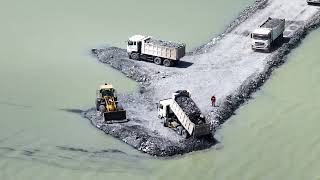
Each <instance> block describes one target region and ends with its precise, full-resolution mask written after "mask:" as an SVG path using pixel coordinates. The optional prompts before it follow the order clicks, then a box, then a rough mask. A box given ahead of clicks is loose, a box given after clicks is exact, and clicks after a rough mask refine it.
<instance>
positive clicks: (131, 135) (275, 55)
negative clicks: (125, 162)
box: [82, 0, 320, 156]
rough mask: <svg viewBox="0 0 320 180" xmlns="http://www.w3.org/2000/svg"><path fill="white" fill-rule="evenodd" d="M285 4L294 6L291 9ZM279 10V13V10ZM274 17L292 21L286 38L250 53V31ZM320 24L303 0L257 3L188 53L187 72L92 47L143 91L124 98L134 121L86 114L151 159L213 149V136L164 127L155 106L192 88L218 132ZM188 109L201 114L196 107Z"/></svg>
mask: <svg viewBox="0 0 320 180" xmlns="http://www.w3.org/2000/svg"><path fill="white" fill-rule="evenodd" d="M293 1H294V2H293ZM283 4H290V7H289V6H283ZM288 8H289V9H290V10H291V11H288ZM274 9H279V11H275V12H274ZM257 11H258V12H257ZM272 13H274V14H272ZM270 14H271V15H274V16H276V17H279V18H286V19H287V20H288V23H287V24H286V29H287V30H286V32H285V33H284V34H285V39H283V40H282V41H281V42H278V44H276V46H275V48H274V49H273V50H272V52H271V53H269V54H268V53H261V52H254V51H252V50H251V49H250V37H249V34H250V30H253V29H254V28H256V27H257V26H258V25H259V23H261V22H263V21H265V20H266V19H267V18H268V16H266V15H270ZM319 21H320V13H319V10H318V9H316V8H313V7H309V6H307V5H305V4H302V2H300V1H298V0H290V1H289V0H279V1H275V0H269V1H266V0H258V1H255V3H254V5H252V6H250V7H248V8H247V9H245V10H244V11H243V12H242V13H241V14H240V16H239V17H238V18H236V20H235V21H233V22H232V23H231V25H229V26H228V27H227V29H226V31H225V32H224V33H222V34H221V35H220V36H218V37H216V38H214V39H212V40H211V41H210V42H209V43H207V44H205V45H203V46H200V47H199V48H196V49H195V50H193V51H191V52H190V53H188V56H186V57H184V58H183V59H182V60H181V61H182V62H185V63H188V64H191V66H189V67H188V68H182V66H179V64H178V65H177V67H172V68H166V67H163V66H158V65H155V64H153V63H149V62H144V61H133V60H130V59H128V56H127V53H126V50H124V49H121V48H116V47H110V48H104V49H93V50H92V53H93V54H94V55H95V56H96V57H97V59H98V60H99V61H100V62H102V63H105V64H109V65H110V66H111V67H113V68H115V69H117V70H119V71H121V72H122V73H124V74H125V75H126V76H127V77H130V78H132V79H134V80H136V81H137V82H139V85H140V90H139V91H138V92H133V93H130V94H123V95H120V96H119V99H120V100H121V101H122V104H123V106H124V108H125V109H126V110H127V114H128V115H127V116H128V118H129V120H130V121H129V122H127V123H122V124H104V123H103V122H102V119H101V117H100V115H99V114H97V112H96V111H95V109H90V110H87V111H85V112H83V113H82V114H83V116H84V117H85V118H87V119H89V120H90V121H91V123H92V124H93V125H94V126H95V127H97V128H99V129H100V130H102V131H104V132H105V133H106V134H109V135H111V136H113V137H115V138H118V139H120V140H121V141H123V142H125V143H127V144H129V145H130V146H132V147H134V148H135V149H138V150H140V151H142V152H145V153H148V154H150V155H155V156H172V155H176V154H184V153H188V152H191V151H195V150H202V149H206V148H210V147H212V146H213V145H215V144H216V143H217V141H216V140H215V139H214V138H213V135H210V136H207V137H202V138H189V139H183V138H182V137H180V136H179V135H177V134H176V133H175V132H174V131H173V130H171V129H169V128H165V127H164V126H163V122H161V120H160V119H158V118H157V109H156V106H155V103H157V102H158V101H159V100H161V99H166V98H170V97H171V94H172V93H173V92H175V91H177V90H181V89H188V90H190V91H191V93H192V96H191V97H192V99H193V100H194V102H195V103H196V104H197V105H198V107H199V109H201V111H202V113H204V114H205V116H206V118H207V119H208V120H209V121H210V122H211V124H212V126H213V132H212V134H214V132H215V130H216V129H217V128H219V127H221V124H223V123H224V122H225V121H226V120H227V119H228V118H230V117H231V116H232V115H233V114H234V113H235V111H236V109H237V108H238V107H239V106H240V105H242V104H243V103H244V102H246V101H247V100H248V99H250V97H251V95H252V93H254V92H255V91H257V90H258V89H259V87H261V86H262V85H263V84H264V82H265V81H266V80H267V79H268V78H269V77H270V76H271V74H272V71H273V70H274V69H275V68H277V67H279V66H280V65H281V64H283V63H284V62H285V61H286V55H287V54H289V53H290V51H291V50H292V49H294V48H295V47H296V46H297V45H299V43H300V42H301V39H303V38H304V37H305V36H306V35H307V34H308V33H309V32H310V31H311V30H313V29H316V28H318V27H319V25H320V22H319ZM257 23H258V24H257ZM292 27H295V28H292ZM231 47H232V48H231ZM212 95H215V96H216V97H217V104H218V107H211V105H210V103H211V102H210V97H211V96H212ZM182 104H183V101H182ZM186 107H187V106H186ZM187 109H188V108H187ZM186 111H187V113H189V114H198V113H199V112H198V110H196V109H192V110H186ZM196 116H197V115H196Z"/></svg>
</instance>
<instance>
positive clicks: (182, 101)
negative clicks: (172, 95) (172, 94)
mask: <svg viewBox="0 0 320 180" xmlns="http://www.w3.org/2000/svg"><path fill="white" fill-rule="evenodd" d="M175 100H176V102H177V103H178V105H179V106H180V107H181V109H182V110H183V111H184V112H185V113H186V115H187V116H188V117H189V119H190V120H191V121H192V122H193V123H195V124H198V123H199V122H198V121H199V118H200V115H201V111H200V109H199V108H198V106H197V105H196V103H195V102H194V101H193V100H192V99H191V98H190V97H186V96H179V97H177V98H176V99H175Z"/></svg>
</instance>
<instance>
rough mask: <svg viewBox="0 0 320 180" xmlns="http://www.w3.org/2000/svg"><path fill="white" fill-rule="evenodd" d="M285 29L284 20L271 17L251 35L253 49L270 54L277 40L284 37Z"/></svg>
mask: <svg viewBox="0 0 320 180" xmlns="http://www.w3.org/2000/svg"><path fill="white" fill-rule="evenodd" d="M284 28H285V20H284V19H276V18H271V17H269V18H268V20H267V21H265V22H264V23H263V24H262V25H261V26H259V28H257V29H255V30H254V31H253V32H252V33H251V39H252V44H251V46H252V49H253V50H264V51H266V52H270V51H271V48H272V45H273V43H274V42H275V40H277V39H281V38H282V37H283V32H284Z"/></svg>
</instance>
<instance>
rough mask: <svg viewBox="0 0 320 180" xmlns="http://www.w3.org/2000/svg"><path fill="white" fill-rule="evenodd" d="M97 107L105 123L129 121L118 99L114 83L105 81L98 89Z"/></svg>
mask: <svg viewBox="0 0 320 180" xmlns="http://www.w3.org/2000/svg"><path fill="white" fill-rule="evenodd" d="M96 109H97V111H98V112H100V113H101V114H102V116H103V119H104V122H105V123H120V122H127V117H126V111H125V110H124V109H123V107H122V105H121V104H120V102H119V101H118V98H117V96H116V90H115V89H114V88H113V86H112V84H108V83H105V84H103V85H101V86H100V88H99V89H98V90H97V96H96Z"/></svg>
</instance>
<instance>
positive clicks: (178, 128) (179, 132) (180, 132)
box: [177, 126, 183, 135]
mask: <svg viewBox="0 0 320 180" xmlns="http://www.w3.org/2000/svg"><path fill="white" fill-rule="evenodd" d="M182 130H183V127H182V126H178V127H177V133H178V134H179V135H182Z"/></svg>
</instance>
